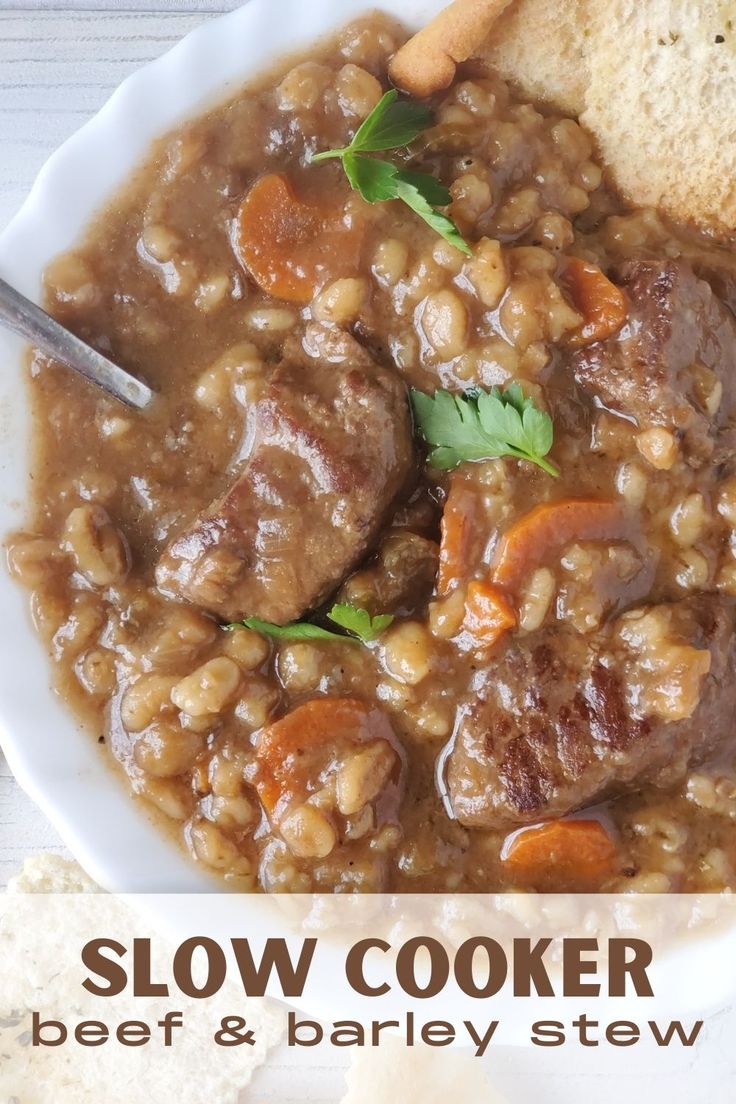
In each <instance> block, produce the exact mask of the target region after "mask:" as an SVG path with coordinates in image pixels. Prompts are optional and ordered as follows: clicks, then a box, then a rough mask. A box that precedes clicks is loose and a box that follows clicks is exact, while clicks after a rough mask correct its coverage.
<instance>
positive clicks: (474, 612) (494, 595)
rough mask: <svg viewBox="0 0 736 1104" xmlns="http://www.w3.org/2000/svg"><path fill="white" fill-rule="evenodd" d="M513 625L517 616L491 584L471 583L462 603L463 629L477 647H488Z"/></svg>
mask: <svg viewBox="0 0 736 1104" xmlns="http://www.w3.org/2000/svg"><path fill="white" fill-rule="evenodd" d="M515 625H516V613H515V612H514V610H513V608H512V607H511V606H510V605H509V603H508V601H507V599H506V597H505V596H504V594H503V592H502V591H500V590H499V588H498V587H497V586H494V585H493V583H487V582H482V581H479V580H477V579H474V580H473V582H472V583H470V584H469V586H468V593H467V596H466V599H465V620H464V621H463V628H464V629H466V630H467V631H468V632H469V633H470V634H471V636H472V637H473V638H474V639H475V641H476V643H477V644H478V646H479V647H486V648H488V647H491V646H492V645H493V644H495V643H496V642H497V641H498V640H500V639H501V637H502V636H503V635H504V633H506V632H508V630H509V629H513V628H514V626H515Z"/></svg>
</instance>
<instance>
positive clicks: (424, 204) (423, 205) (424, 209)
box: [398, 172, 473, 254]
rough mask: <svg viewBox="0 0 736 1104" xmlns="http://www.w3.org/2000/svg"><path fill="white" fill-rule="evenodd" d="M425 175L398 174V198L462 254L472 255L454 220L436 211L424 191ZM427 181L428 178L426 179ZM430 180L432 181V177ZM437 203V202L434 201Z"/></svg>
mask: <svg viewBox="0 0 736 1104" xmlns="http://www.w3.org/2000/svg"><path fill="white" fill-rule="evenodd" d="M422 177H424V174H423V173H411V172H402V173H399V174H398V197H399V199H403V201H404V203H405V204H406V205H407V207H411V209H412V211H414V212H415V213H416V214H417V215H419V217H420V218H423V219H424V221H425V222H426V223H427V224H428V225H429V226H431V227H432V229H433V230H436V231H437V233H438V234H439V235H440V237H442V238H444V239H445V241H447V242H449V243H450V245H454V246H455V248H456V249H459V250H460V251H461V252H462V253H468V254H472V252H473V250H472V249H471V248H470V246H469V245H468V243H467V242H466V241H465V239H464V238H463V236H462V234H461V233H460V231H459V230H458V228H457V226H456V225H455V223H454V222H453V221H452V219H450V218H448V217H447V215H443V214H442V213H441V212H440V211H435V209H434V207H433V206H432V202H433V201H432V200H431V199H430V198H429V197H428V196H427V194H426V192H425V191H424V190H423V186H422V183H421V178H422ZM425 179H426V177H425ZM430 179H432V178H431V177H430ZM434 202H436V201H434Z"/></svg>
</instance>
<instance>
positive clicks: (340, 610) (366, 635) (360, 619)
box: [327, 602, 394, 642]
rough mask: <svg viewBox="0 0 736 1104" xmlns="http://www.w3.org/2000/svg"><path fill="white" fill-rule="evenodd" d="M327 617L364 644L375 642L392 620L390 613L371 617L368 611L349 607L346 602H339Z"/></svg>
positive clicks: (357, 607)
mask: <svg viewBox="0 0 736 1104" xmlns="http://www.w3.org/2000/svg"><path fill="white" fill-rule="evenodd" d="M327 616H328V617H329V619H330V621H334V622H335V624H336V625H339V626H340V627H341V628H343V629H347V631H348V632H349V633H352V634H353V636H356V637H358V638H359V639H360V640H362V641H364V642H366V641H370V640H377V639H378V637H379V636H380V635H381V633H382V632H384V630H385V629H387V628H388V627H389V625H390V624H391V622H392V621H393V619H394V618H393V614H391V613H379V614H377V615H376V616H375V617H371V615H370V614H369V613H368V610H366V609H361V608H360V607H359V606H351V605H349V604H348V603H347V602H340V603H338V604H337V605H336V606H333V607H332V609H331V610H330V612H329V613H328V614H327Z"/></svg>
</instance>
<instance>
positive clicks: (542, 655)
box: [447, 595, 736, 828]
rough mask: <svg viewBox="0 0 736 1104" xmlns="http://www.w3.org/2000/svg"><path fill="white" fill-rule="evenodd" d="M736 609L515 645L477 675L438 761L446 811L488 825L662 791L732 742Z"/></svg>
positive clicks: (670, 608)
mask: <svg viewBox="0 0 736 1104" xmlns="http://www.w3.org/2000/svg"><path fill="white" fill-rule="evenodd" d="M734 620H735V610H734V604H733V602H731V601H729V600H725V599H721V598H718V597H714V596H702V595H701V596H698V597H695V598H688V599H685V600H683V601H681V602H676V603H673V604H671V605H660V606H652V607H649V608H648V609H644V610H636V611H632V612H630V613H627V614H624V615H623V616H622V617H620V618H619V619H618V621H616V622H614V623H613V624H612V625H611V626H609V627H608V628H607V629H606V630H605V631H604V632H602V633H600V634H597V635H596V636H583V635H581V634H578V633H576V632H574V631H573V630H565V629H562V628H561V627H560V626H559V625H556V626H554V627H552V628H549V629H544V630H541V631H539V632H537V633H534V634H530V635H529V636H528V637H523V636H520V637H515V638H514V639H513V640H512V641H511V643H510V644H509V645H508V647H507V648H506V650H505V651H504V652H503V653H502V654H500V655H496V656H494V659H493V662H492V664H491V665H489V666H488V667H487V668H486V669H484V670H482V671H480V672H479V673H478V677H477V680H476V681H477V686H476V689H477V697H474V698H473V699H472V700H470V701H469V702H468V703H467V706H466V709H465V711H464V714H463V716H462V719H461V721H460V724H459V726H458V729H457V732H456V735H455V741H454V746H453V748H452V750H451V752H450V755H449V758H448V763H447V785H448V790H449V797H450V801H451V804H452V808H453V811H454V814H455V815H456V816H457V817H458V819H459V820H460V821H461V822H462V823H463V824H465V825H467V826H468V827H473V828H497V827H511V826H514V825H520V824H530V823H534V822H536V821H539V820H543V819H545V818H548V817H560V816H564V815H565V814H566V813H570V812H572V811H573V810H575V809H580V808H583V807H585V806H586V805H591V804H593V803H595V802H597V801H599V800H601V799H602V798H605V797H609V796H615V795H616V794H617V793H620V792H622V791H624V790H626V789H632V788H637V787H639V786H641V785H643V784H644V783H646V782H649V783H653V784H654V785H661V786H664V785H668V784H672V783H673V782H676V781H679V780H680V779H681V778H682V777H683V776H684V774H685V773H686V771H687V769H688V768H689V767H690V766H692V765H694V764H697V763H699V762H702V761H703V760H704V759H706V758H707V757H708V756H709V755H710V754H712V753H713V752H714V751H717V750H720V749H721V748H722V747H723V746H724V744H725V743H726V741H727V740H729V739H730V740H732V741H733V739H734V729H733V718H734V714H735V713H736V649H735V647H734V637H733V631H734Z"/></svg>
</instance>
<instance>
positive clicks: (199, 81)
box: [0, 0, 443, 893]
mask: <svg viewBox="0 0 736 1104" xmlns="http://www.w3.org/2000/svg"><path fill="white" fill-rule="evenodd" d="M441 7H443V0H378V2H371V0H341V2H340V3H339V4H336V3H335V2H334V0H309V3H304V0H278V4H275V3H273V0H251V2H250V3H248V4H246V5H245V6H244V7H242V8H239V9H238V10H237V11H234V12H231V13H230V14H228V15H225V16H222V17H220V18H217V19H213V20H210V21H209V22H207V23H205V24H204V25H203V26H202V27H200V28H198V29H197V30H195V31H193V32H192V33H191V34H189V35H187V37H186V38H185V39H183V41H182V42H180V43H179V44H178V45H177V46H175V47H174V49H172V50H170V51H169V52H168V53H167V54H165V55H164V56H163V57H161V58H159V59H158V60H157V61H155V62H153V63H151V64H150V65H146V66H145V67H144V68H143V69H141V70H140V71H139V72H137V73H135V74H133V75H132V76H131V77H129V78H128V79H127V80H126V81H125V82H124V83H123V84H122V85H121V86H120V88H119V89H118V90H117V91H116V92H115V94H114V95H113V96H112V98H111V99H110V100H109V101H108V103H107V104H106V105H105V106H104V107H103V108H102V110H101V111H100V112H99V113H98V114H97V115H96V116H95V117H94V118H93V119H92V120H90V122H88V123H87V124H86V125H85V126H83V127H82V129H81V130H79V131H78V132H77V133H76V134H74V135H73V136H72V137H71V138H70V139H69V140H68V141H67V142H65V143H64V145H63V146H62V147H61V148H60V149H59V150H57V152H56V153H55V154H54V155H53V156H52V157H51V158H50V159H49V161H48V162H47V163H46V165H45V166H44V168H43V169H42V170H41V172H40V174H39V176H38V179H37V180H36V183H35V185H34V187H33V190H32V191H31V194H30V195H29V197H28V199H27V200H26V202H25V204H24V205H23V207H22V208H21V210H20V211H19V213H18V214H17V215H16V217H15V218H14V219H13V221H12V222H11V223H10V225H9V226H8V227H7V229H6V230H5V231H4V233H3V234H2V235H1V236H0V275H2V277H4V279H6V280H7V281H8V282H9V283H11V284H13V285H14V286H15V287H17V288H18V289H19V290H20V291H22V292H23V293H24V294H26V295H27V296H29V297H30V298H32V299H37V298H38V296H39V294H40V290H41V274H42V271H43V269H44V267H45V265H46V264H47V263H48V262H49V261H50V260H51V259H52V258H53V257H54V256H55V255H56V254H58V253H60V252H62V251H63V250H65V249H68V248H70V247H71V246H72V245H73V244H74V242H75V241H76V240H77V239H78V238H79V236H80V235H81V234H82V232H83V231H84V229H85V227H86V226H87V223H88V222H89V220H90V218H91V216H92V215H94V214H95V213H96V212H97V211H98V210H99V209H100V208H101V207H104V205H105V203H106V201H107V200H109V198H110V197H111V196H112V195H113V194H114V192H115V190H116V189H117V188H118V187H119V186H120V185H121V184H122V183H123V182H124V181H125V179H126V178H127V177H128V175H129V174H130V172H131V170H132V169H133V168H134V167H135V166H136V165H137V164H139V163H140V162H141V160H142V159H143V158H144V157H145V155H146V152H147V150H148V147H149V145H150V143H151V142H152V141H153V140H154V139H155V138H157V137H159V136H161V135H162V134H165V133H166V132H167V131H168V130H170V129H171V128H172V127H174V126H176V125H177V124H178V123H180V122H181V121H182V120H185V119H187V118H188V117H191V116H194V115H196V114H197V113H199V112H200V111H201V110H203V109H206V108H207V107H209V106H211V105H212V104H213V102H214V103H216V102H218V101H220V100H225V99H227V98H228V97H229V96H231V95H233V94H234V93H235V92H236V91H237V90H238V88H239V87H240V86H241V85H243V84H244V83H245V82H247V81H248V79H249V78H251V77H253V76H256V75H258V74H259V73H260V72H262V71H263V70H264V69H267V68H268V67H269V65H270V64H271V63H273V62H274V61H276V60H278V58H279V57H281V56H283V55H288V54H291V53H293V52H298V51H303V50H305V49H307V48H308V47H309V45H310V44H311V43H312V42H314V41H315V40H316V39H319V38H321V37H323V36H325V35H326V34H329V33H331V32H333V31H334V30H336V29H338V28H340V27H341V26H343V25H344V24H346V23H348V22H349V21H350V20H352V19H354V18H356V17H357V16H359V15H362V14H365V13H367V12H368V11H373V10H380V11H384V12H388V13H390V14H393V15H395V16H399V17H400V18H401V19H402V20H403V21H404V22H405V23H406V24H407V25H409V26H410V27H411V26H415V27H418V26H421V25H422V24H423V23H424V22H426V21H427V19H429V18H431V17H432V16H433V15H434V14H436V12H437V11H438V10H439V9H440V8H441ZM23 354H24V347H23V345H22V343H21V342H20V341H18V340H16V339H15V338H13V337H11V336H9V335H8V334H6V333H5V332H0V363H1V364H2V372H0V414H1V416H0V534H3V535H5V534H7V533H8V532H9V531H11V530H12V529H14V528H18V527H21V526H23V524H24V523H25V521H26V516H27V514H26V499H27V486H28V459H29V441H30V429H31V427H30V424H29V410H28V403H27V395H26V385H25V382H24V379H23V374H24V373H23ZM0 656H1V657H2V658H1V659H0V744H2V748H3V751H4V752H5V755H6V757H7V760H8V763H9V764H10V767H11V769H12V771H13V773H14V774H15V776H16V778H17V779H18V781H19V782H20V784H21V786H23V788H24V789H25V790H26V791H27V792H28V794H29V795H30V796H31V797H32V798H33V800H34V801H35V802H36V803H37V804H38V805H40V806H41V808H42V809H43V810H44V812H45V813H46V815H47V816H48V818H49V820H50V821H51V822H52V823H53V825H54V826H55V828H56V829H57V831H58V832H59V834H60V835H61V837H62V839H63V840H64V841H65V843H66V844H67V846H68V847H69V848H70V850H71V851H72V852H73V854H74V855H75V856H76V858H77V859H78V860H79V862H80V863H81V864H82V866H84V867H85V869H86V870H87V871H88V873H89V874H90V875H91V876H92V877H93V878H94V879H95V880H96V881H97V882H98V883H99V884H100V885H102V886H104V887H105V888H107V889H111V890H117V891H126V892H133V891H138V892H154V891H155V892H161V893H163V892H174V891H178V892H194V891H197V890H201V889H210V890H211V889H213V888H215V883H214V882H213V879H212V878H211V877H209V876H208V875H206V874H205V873H204V872H203V871H202V870H201V869H199V868H197V867H196V866H195V865H194V864H193V863H191V862H189V860H188V859H187V858H186V857H185V855H184V854H183V852H182V851H181V850H180V849H179V848H177V847H176V846H175V845H174V844H173V842H171V841H169V840H167V839H166V837H165V835H164V834H162V832H161V830H160V827H158V826H157V825H155V824H154V823H152V822H151V821H149V820H148V819H147V817H146V816H145V814H144V811H143V806H142V804H141V803H140V802H134V801H133V800H132V798H131V797H130V796H129V793H128V791H127V789H126V785H125V781H124V779H122V778H121V777H119V776H118V775H117V773H116V772H114V771H113V770H112V769H111V766H110V763H109V761H108V758H107V753H105V752H104V751H101V750H100V749H99V748H98V747H97V745H96V743H95V740H94V738H93V736H92V735H90V734H89V733H88V732H85V731H82V730H81V729H80V728H79V726H78V725H77V724H76V722H75V720H74V718H73V716H72V714H71V713H70V712H69V710H68V709H67V708H66V707H65V705H64V703H63V702H62V701H61V700H60V699H59V698H58V697H57V696H56V694H55V693H54V692H53V691H52V689H51V688H50V685H49V683H50V666H49V661H48V659H47V656H46V654H45V652H44V650H43V648H42V646H41V644H40V643H39V641H38V639H37V637H36V635H35V633H34V631H33V628H32V625H31V622H30V618H29V614H28V596H27V594H25V593H23V591H22V590H21V589H20V587H18V586H17V585H16V584H15V583H13V582H12V580H11V579H10V578H9V577H8V575H7V573H6V572H5V571H2V570H0Z"/></svg>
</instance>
